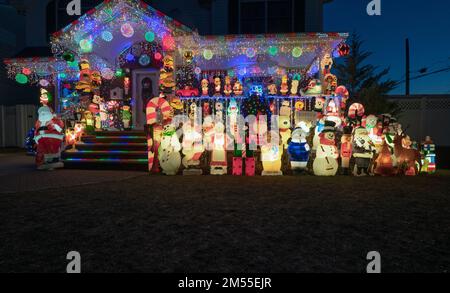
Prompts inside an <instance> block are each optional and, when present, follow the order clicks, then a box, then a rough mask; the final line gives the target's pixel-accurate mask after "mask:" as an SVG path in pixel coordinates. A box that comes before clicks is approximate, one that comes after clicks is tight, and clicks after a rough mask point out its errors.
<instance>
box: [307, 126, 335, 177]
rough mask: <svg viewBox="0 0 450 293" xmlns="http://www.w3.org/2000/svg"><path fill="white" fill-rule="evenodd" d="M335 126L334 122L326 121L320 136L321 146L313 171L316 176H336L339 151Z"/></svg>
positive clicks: (318, 149)
mask: <svg viewBox="0 0 450 293" xmlns="http://www.w3.org/2000/svg"><path fill="white" fill-rule="evenodd" d="M334 126H335V124H334V122H332V121H326V122H325V127H324V129H323V130H322V133H321V134H320V135H319V136H320V144H319V145H318V147H317V152H316V159H315V160H314V164H313V170H314V175H316V176H335V175H336V173H337V171H338V169H339V164H338V161H337V159H338V158H339V153H338V149H337V147H336V141H335V138H336V137H335V131H336V130H335V128H334Z"/></svg>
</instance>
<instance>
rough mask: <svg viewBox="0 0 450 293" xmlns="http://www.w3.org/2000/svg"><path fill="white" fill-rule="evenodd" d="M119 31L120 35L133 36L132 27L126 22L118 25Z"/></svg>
mask: <svg viewBox="0 0 450 293" xmlns="http://www.w3.org/2000/svg"><path fill="white" fill-rule="evenodd" d="M120 32H121V33H122V36H124V37H125V38H131V37H133V36H134V28H133V26H132V25H131V24H130V23H128V22H126V23H124V24H122V26H121V27H120Z"/></svg>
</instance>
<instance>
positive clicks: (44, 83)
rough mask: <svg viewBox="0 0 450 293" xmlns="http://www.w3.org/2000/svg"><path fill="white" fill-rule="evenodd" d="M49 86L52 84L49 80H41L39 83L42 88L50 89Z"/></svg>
mask: <svg viewBox="0 0 450 293" xmlns="http://www.w3.org/2000/svg"><path fill="white" fill-rule="evenodd" d="M49 84H50V82H48V80H46V79H41V80H40V81H39V85H40V86H42V87H48V86H49Z"/></svg>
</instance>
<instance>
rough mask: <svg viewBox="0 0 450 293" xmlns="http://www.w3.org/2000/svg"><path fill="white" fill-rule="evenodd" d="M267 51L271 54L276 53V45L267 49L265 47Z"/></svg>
mask: <svg viewBox="0 0 450 293" xmlns="http://www.w3.org/2000/svg"><path fill="white" fill-rule="evenodd" d="M267 52H268V53H269V55H271V56H276V55H277V54H278V47H276V46H270V47H269V49H267Z"/></svg>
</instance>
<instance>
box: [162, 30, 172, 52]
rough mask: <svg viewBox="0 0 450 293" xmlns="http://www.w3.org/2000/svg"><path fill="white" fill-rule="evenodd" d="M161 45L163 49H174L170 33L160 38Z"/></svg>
mask: <svg viewBox="0 0 450 293" xmlns="http://www.w3.org/2000/svg"><path fill="white" fill-rule="evenodd" d="M162 45H163V48H164V50H166V51H172V50H173V49H175V39H174V38H173V37H172V36H171V35H169V34H167V35H165V36H164V37H163V39H162Z"/></svg>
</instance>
